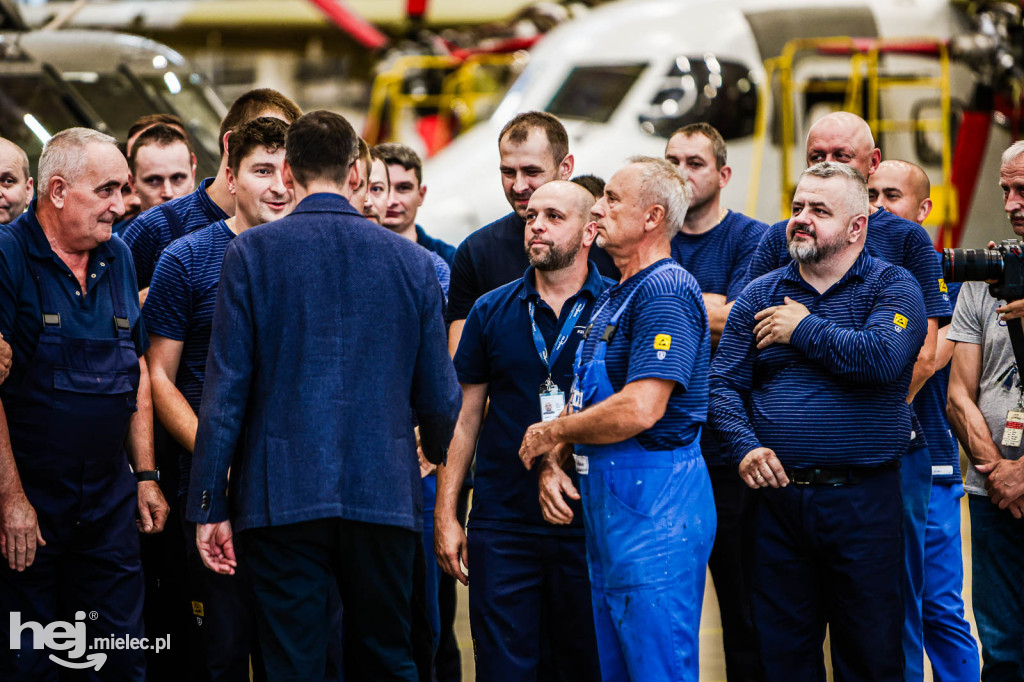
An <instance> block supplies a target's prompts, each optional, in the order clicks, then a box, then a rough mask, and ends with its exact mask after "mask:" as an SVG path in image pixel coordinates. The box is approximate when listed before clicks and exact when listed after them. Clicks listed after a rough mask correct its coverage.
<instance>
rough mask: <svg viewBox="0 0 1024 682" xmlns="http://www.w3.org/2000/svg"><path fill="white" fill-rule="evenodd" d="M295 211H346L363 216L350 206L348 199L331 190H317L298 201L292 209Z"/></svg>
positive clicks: (294, 212) (293, 212)
mask: <svg viewBox="0 0 1024 682" xmlns="http://www.w3.org/2000/svg"><path fill="white" fill-rule="evenodd" d="M296 213H347V214H349V215H354V216H359V217H360V218H363V217H364V216H363V214H362V213H360V212H359V211H357V210H356V209H355V208H353V207H352V204H350V203H349V201H348V199H346V198H345V197H343V196H341V195H340V194H334V193H333V192H317V193H316V194H310V195H309V196H308V197H306V198H305V199H303V200H302V201H300V202H299V205H298V206H296V207H295V210H293V211H292V215H295V214H296Z"/></svg>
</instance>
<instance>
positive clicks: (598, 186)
mask: <svg viewBox="0 0 1024 682" xmlns="http://www.w3.org/2000/svg"><path fill="white" fill-rule="evenodd" d="M572 182H575V183H576V184H577V185H579V186H580V187H582V188H583V189H585V190H587V191H588V192H590V193H591V194H592V195H593V196H594V199H600V198H601V197H602V196H603V195H604V180H602V179H601V178H599V177H597V176H596V175H577V176H576V177H575V178H573V179H572Z"/></svg>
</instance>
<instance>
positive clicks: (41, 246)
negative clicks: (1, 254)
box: [23, 199, 117, 267]
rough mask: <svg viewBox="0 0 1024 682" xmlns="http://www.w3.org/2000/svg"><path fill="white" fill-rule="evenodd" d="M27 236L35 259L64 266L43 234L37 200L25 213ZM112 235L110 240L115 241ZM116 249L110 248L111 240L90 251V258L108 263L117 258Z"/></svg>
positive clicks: (31, 253) (29, 251) (31, 254)
mask: <svg viewBox="0 0 1024 682" xmlns="http://www.w3.org/2000/svg"><path fill="white" fill-rule="evenodd" d="M23 219H24V220H25V228H26V229H25V235H26V238H27V242H28V253H29V255H30V256H32V257H33V258H39V259H41V260H54V261H56V262H58V263H60V264H61V265H63V264H64V261H62V260H61V259H60V258H59V257H58V256H57V254H56V253H55V252H54V250H53V249H52V248H51V247H50V240H48V239H47V238H46V233H45V232H43V226H42V225H40V224H39V220H38V219H37V218H36V200H35V199H33V200H32V203H30V204H29V205H28V210H27V211H26V212H25V215H24V218H23ZM113 238H114V237H113V235H111V237H110V239H113ZM116 257H117V256H116V253H115V252H114V249H113V248H112V247H111V246H110V240H107V241H105V242H103V243H102V244H98V245H97V246H96V248H94V249H92V251H90V258H103V259H106V260H108V261H110V260H114V259H115V258H116ZM65 267H66V266H65Z"/></svg>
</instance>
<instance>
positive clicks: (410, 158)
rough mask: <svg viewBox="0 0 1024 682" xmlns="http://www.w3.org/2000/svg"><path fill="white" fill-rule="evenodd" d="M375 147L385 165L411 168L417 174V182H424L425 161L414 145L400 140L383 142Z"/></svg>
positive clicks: (419, 183)
mask: <svg viewBox="0 0 1024 682" xmlns="http://www.w3.org/2000/svg"><path fill="white" fill-rule="evenodd" d="M374 149H375V150H376V151H377V153H378V154H380V158H381V159H382V160H383V161H384V165H386V166H391V165H397V166H401V167H402V168H404V169H405V170H411V171H413V172H414V173H415V174H416V184H417V185H422V184H423V161H422V159H420V155H419V154H417V153H416V150H414V149H413V148H412V147H409V146H406V145H404V144H402V143H400V142H382V143H381V144H378V145H376V146H375V147H374Z"/></svg>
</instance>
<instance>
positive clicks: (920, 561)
mask: <svg viewBox="0 0 1024 682" xmlns="http://www.w3.org/2000/svg"><path fill="white" fill-rule="evenodd" d="M923 441H924V439H922V438H920V437H918V438H916V439H915V440H913V441H911V443H910V449H909V450H907V454H905V455H904V456H903V459H902V461H901V462H900V482H901V484H902V489H903V536H904V538H905V540H906V547H905V548H904V562H905V566H906V568H905V570H906V573H905V577H904V580H905V581H906V582H905V585H904V591H903V598H904V603H905V607H906V617H905V618H904V620H903V657H904V659H905V661H906V670H905V673H906V674H905V677H906V681H907V682H922V680H923V679H924V624H923V619H922V616H921V600H922V598H923V596H924V545H925V526H926V525H927V523H928V498H929V496H930V495H931V491H932V458H931V453H929V452H928V448H927V447H926V446H924V445H923V444H922V445H917V444H918V443H923Z"/></svg>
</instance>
